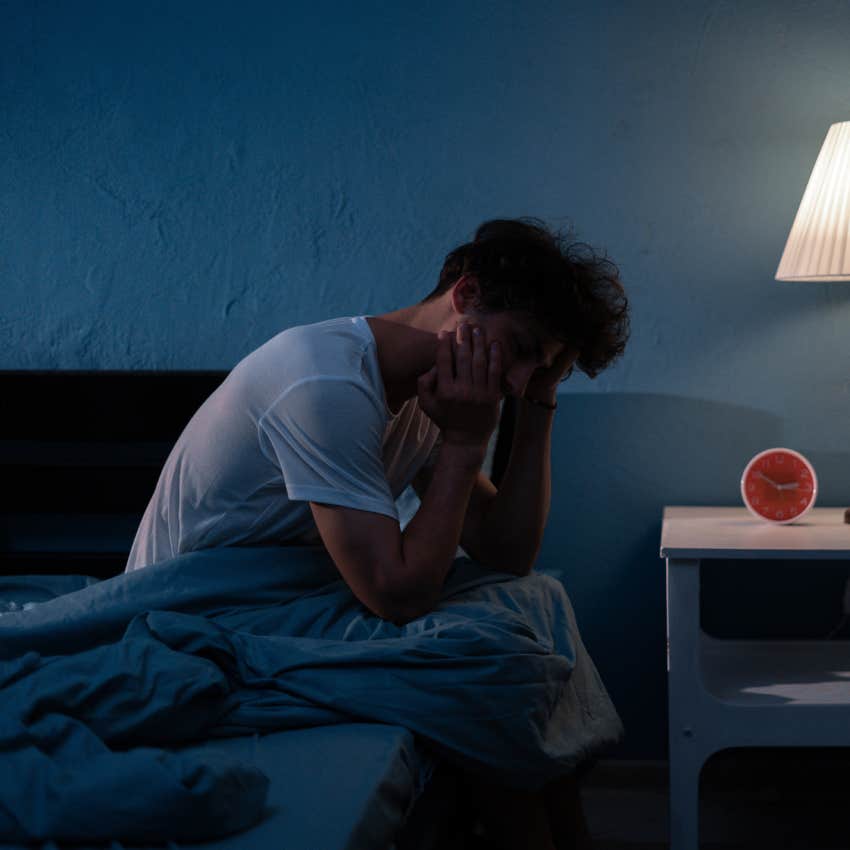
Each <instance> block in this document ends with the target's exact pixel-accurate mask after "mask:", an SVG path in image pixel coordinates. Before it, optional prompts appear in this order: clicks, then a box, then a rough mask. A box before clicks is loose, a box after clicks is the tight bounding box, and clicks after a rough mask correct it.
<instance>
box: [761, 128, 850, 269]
mask: <svg viewBox="0 0 850 850" xmlns="http://www.w3.org/2000/svg"><path fill="white" fill-rule="evenodd" d="M776 279H777V280H793V281H796V280H803V281H805V280H816V281H838V280H847V281H850V121H843V122H842V123H840V124H833V125H832V126H831V127H830V128H829V132H828V133H827V134H826V139H824V142H823V145H822V147H821V149H820V154H819V155H818V158H817V161H816V162H815V167H814V168H813V169H812V176H811V177H809V182H808V185H807V186H806V191H805V192H804V193H803V200H802V201H800V208H799V209H798V210H797V216H796V218H795V219H794V224H793V225H792V226H791V232H790V233H789V234H788V241H787V242H786V243H785V250H784V251H783V252H782V259H781V260H780V261H779V268H778V269H777V270H776Z"/></svg>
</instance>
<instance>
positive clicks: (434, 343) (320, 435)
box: [126, 220, 628, 848]
mask: <svg viewBox="0 0 850 850" xmlns="http://www.w3.org/2000/svg"><path fill="white" fill-rule="evenodd" d="M580 247H581V246H576V245H569V244H567V243H566V242H565V241H564V240H563V238H562V237H561V236H560V235H556V234H553V233H551V232H550V231H549V230H547V229H546V227H545V226H543V225H542V223H540V222H536V221H535V220H495V221H489V222H486V223H484V224H482V225H481V226H480V227H479V228H478V230H477V231H476V234H475V237H474V240H473V241H472V242H470V243H468V244H465V245H461V246H460V247H458V248H456V249H455V250H454V251H452V252H451V253H450V254H449V255H448V256H447V258H446V260H445V263H444V265H443V268H442V271H441V273H440V278H439V282H438V284H437V286H436V288H435V289H434V291H433V292H431V293H430V295H428V296H427V297H426V298H425V299H424V300H422V301H420V302H419V303H417V304H413V305H411V306H408V307H404V308H402V309H399V310H396V311H394V312H391V313H385V314H383V315H380V316H353V317H345V318H338V319H330V320H327V321H324V322H319V323H316V324H312V325H306V326H299V327H293V328H289V329H288V330H285V331H283V332H281V333H279V334H277V335H276V336H275V337H273V338H272V339H270V340H269V341H267V342H266V343H265V344H263V345H261V346H260V347H259V348H257V349H256V350H255V351H253V352H252V353H250V354H249V355H248V356H247V357H245V358H244V359H243V360H241V361H240V362H239V363H238V364H237V365H236V367H235V368H234V369H233V370H232V372H231V373H230V374H229V375H228V376H227V379H226V380H225V381H224V382H223V383H222V385H221V386H220V387H219V388H218V389H217V390H216V391H215V392H214V393H213V394H212V395H211V396H210V397H209V398H208V399H207V400H206V401H205V402H204V404H203V405H202V406H201V407H200V408H199V410H198V411H197V412H196V413H195V415H194V416H193V417H192V419H191V420H190V421H189V423H188V424H187V426H186V428H185V429H184V431H183V433H182V434H181V435H180V437H179V439H178V440H177V442H176V444H175V446H174V448H173V449H172V451H171V454H170V455H169V457H168V459H167V461H166V463H165V466H164V468H163V470H162V473H161V475H160V478H159V481H158V483H157V487H156V490H155V492H154V494H153V497H152V498H151V500H150V503H149V504H148V506H147V509H146V511H145V514H144V516H143V518H142V521H141V524H140V526H139V529H138V531H137V533H136V537H135V540H134V542H133V547H132V550H131V552H130V556H129V559H128V562H127V567H126V570H127V571H130V570H134V569H139V568H141V567H145V566H147V565H149V564H153V563H156V562H158V561H162V560H165V559H168V558H172V557H174V556H175V555H178V554H180V553H183V552H189V551H193V550H196V549H204V548H209V547H218V546H250V545H263V544H264V545H268V544H270V543H280V544H290V545H311V544H315V545H323V546H324V547H325V548H326V549H327V551H328V553H329V554H330V556H331V557H332V559H333V561H334V563H335V564H336V566H337V568H338V569H339V572H340V574H341V575H342V577H343V578H344V579H345V581H346V582H347V583H348V585H349V586H350V588H351V591H352V592H353V593H354V595H355V596H356V597H357V598H358V599H359V600H360V601H361V602H362V603H363V605H365V606H366V607H367V608H368V609H370V610H371V611H372V612H373V613H374V614H376V615H377V616H379V617H382V618H384V619H388V620H392V621H394V622H396V623H405V622H408V621H410V620H412V619H414V618H416V617H419V616H421V615H423V614H425V613H427V612H428V611H431V610H432V609H433V608H434V606H435V605H436V604H437V602H438V600H439V597H440V590H441V588H442V585H443V581H444V579H445V577H446V575H447V573H448V571H449V569H450V567H451V566H452V562H453V560H454V558H455V554H456V550H457V548H458V545H459V544H460V545H461V546H462V547H463V549H464V550H465V551H466V552H467V553H468V554H469V555H470V556H471V557H472V558H474V559H475V560H476V561H478V562H479V563H481V564H482V565H484V566H486V567H488V568H491V569H493V570H499V571H504V572H508V573H513V574H515V575H517V576H524V575H527V574H528V573H529V571H530V570H531V569H532V566H533V565H534V561H535V558H536V556H537V553H538V551H539V549H540V543H541V538H542V536H543V530H544V527H545V524H546V519H547V515H548V512H549V493H550V472H549V464H550V459H549V458H550V441H551V432H552V421H553V418H554V412H555V408H556V407H557V395H556V391H557V387H558V384H559V383H560V382H561V381H562V380H564V379H565V378H566V377H567V376H568V375H569V374H570V373H571V372H572V370H573V368H574V367H576V366H577V367H578V368H579V369H580V370H581V371H583V372H584V373H585V374H587V375H588V376H590V377H591V378H593V377H596V375H597V374H598V373H599V372H600V371H601V370H602V369H604V368H606V367H607V366H608V365H609V364H610V363H611V362H612V361H613V360H614V359H615V358H617V357H618V356H620V355H621V354H622V352H623V350H624V348H625V343H626V340H627V338H628V305H627V301H626V298H625V295H624V293H623V288H622V286H621V284H620V281H619V279H618V274H617V269H616V268H615V267H614V266H613V265H612V264H611V263H609V262H608V261H607V260H604V259H600V258H597V257H596V256H594V255H593V254H592V253H591V252H589V251H588V250H580ZM505 395H511V396H514V397H515V398H517V399H518V400H519V411H518V418H517V422H516V428H515V434H514V440H513V446H512V450H511V454H510V460H509V463H508V465H507V469H506V471H505V474H504V478H503V480H502V482H501V485H500V487H499V489H498V490H497V489H496V487H495V486H494V485H493V483H492V482H491V481H490V479H489V478H487V477H486V476H485V475H484V474H483V473H482V472H481V467H482V464H483V463H484V459H485V455H486V452H487V446H488V443H489V440H490V437H491V434H492V433H493V430H494V428H495V427H496V425H497V423H498V419H499V405H500V402H501V401H502V398H503V396H505ZM408 484H412V485H413V487H414V489H415V490H416V491H417V493H418V494H419V497H420V499H421V505H420V507H419V510H418V511H417V513H416V514H415V515H414V516H413V518H412V519H411V520H410V522H409V523H408V524H407V526H406V527H405V528H404V530H403V531H402V530H401V529H400V524H399V516H398V511H397V509H396V504H395V500H396V499H397V498H398V497H399V496H400V494H401V493H402V491H403V490H404V489H405V488H406V487H407V486H408ZM575 790H576V789H575V785H574V784H573V785H570V780H569V778H567V779H566V780H565V784H563V785H562V784H560V783H553V784H552V787H550V786H547V788H546V792H545V793H544V794H540V795H535V794H526V795H523V794H522V793H520V792H517V791H515V790H508V789H501V788H496V787H494V786H489V785H487V786H485V784H484V783H481V782H479V783H477V784H476V785H475V793H474V797H475V798H476V799H477V801H478V803H479V805H480V806H481V807H482V808H483V809H486V811H483V812H482V815H483V817H484V819H485V821H486V823H487V824H488V825H489V827H490V833H491V834H492V835H493V836H494V838H495V839H496V840H497V842H500V843H501V844H503V845H504V846H506V847H520V846H522V847H529V848H531V847H535V848H536V847H554V846H555V844H553V837H552V836H553V834H554V835H555V837H556V838H558V837H559V830H560V831H562V832H563V831H566V832H569V831H571V830H574V828H575V827H576V824H574V823H566V825H565V824H564V821H567V822H569V821H570V820H571V818H572V819H573V820H575V818H578V819H579V824H578V827H579V828H581V822H580V807H579V810H578V814H577V813H576V811H577V810H576V800H577V795H576V793H575ZM564 793H571V795H572V801H573V805H572V809H570V806H566V807H565V803H564V798H563V794H564ZM547 808H548V811H549V814H548V816H547ZM571 813H572V814H571ZM550 820H551V822H552V826H551V829H550V825H549V821H550ZM561 840H567V841H574V837H567V836H565V837H564V839H560V838H559V843H560V841H561ZM567 846H575V845H574V843H573V844H569V845H567Z"/></svg>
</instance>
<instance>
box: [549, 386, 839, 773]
mask: <svg viewBox="0 0 850 850" xmlns="http://www.w3.org/2000/svg"><path fill="white" fill-rule="evenodd" d="M777 445H783V424H782V420H781V419H780V417H778V416H775V415H774V414H771V413H766V412H764V411H760V410H753V409H751V408H747V407H740V406H736V405H730V404H723V403H719V402H713V401H700V400H696V399H687V398H678V397H674V396H664V395H649V394H647V395H640V394H633V393H621V394H613V393H612V394H606V395H599V394H591V393H588V394H582V393H574V394H570V393H567V394H564V395H562V396H561V397H560V399H559V409H558V415H557V416H556V418H555V425H554V431H553V443H552V506H551V512H550V515H549V523H548V525H547V528H546V534H545V537H544V541H543V549H542V551H541V554H540V557H539V559H538V563H537V569H539V570H540V571H542V572H545V573H548V574H550V575H553V576H556V577H557V578H559V579H560V580H561V581H563V583H564V585H565V587H566V589H567V592H568V593H569V595H570V599H571V600H572V602H573V606H574V608H575V612H576V618H577V621H578V625H579V628H580V630H581V635H582V639H583V640H584V643H585V645H586V646H587V649H588V651H589V652H590V654H591V656H592V658H593V660H594V662H595V663H596V666H597V668H598V669H599V672H600V675H601V676H602V678H603V681H604V682H605V686H606V688H607V689H608V691H609V693H610V694H611V698H612V699H613V700H614V703H615V705H616V706H617V710H618V711H619V712H620V715H621V717H622V719H623V723H624V724H625V727H626V740H625V742H624V743H623V744H622V745H621V746H620V747H619V748H618V749H617V751H616V753H611V754H610V757H612V758H646V759H663V758H666V757H667V671H666V586H665V563H664V561H663V560H662V559H661V558H660V556H659V547H660V536H661V517H662V512H663V509H664V506H665V505H727V506H729V505H733V506H737V505H741V504H742V502H741V497H740V489H739V488H740V477H741V473H742V472H743V469H744V466H745V465H746V463H747V461H748V460H749V459H750V458H751V457H752V456H753V455H754V454H756V452H758V451H761V450H762V449H765V448H768V447H770V446H777ZM791 448H795V449H797V450H798V451H801V452H802V453H803V454H805V455H806V456H807V457H809V458H810V460H811V461H812V462H813V463H814V465H815V468H816V469H817V470H819V472H820V476H819V478H820V479H822V480H820V481H819V484H820V493H819V497H818V504H819V505H840V504H843V502H845V501H846V502H847V503H848V504H849V505H850V454H842V455H835V454H832V455H825V454H819V453H818V452H817V451H814V450H812V449H810V448H809V447H808V446H798V445H795V446H791ZM842 482H846V485H845V486H844V487H842V486H841V483H842ZM714 566H716V567H718V568H720V567H722V568H723V570H724V571H723V572H721V571H720V569H712V567H714ZM730 570H733V571H734V575H735V583H734V586H732V585H730V583H729V581H728V577H729V571H730ZM847 570H848V566H847V564H846V563H845V562H834V563H833V564H832V565H830V566H829V567H828V568H827V569H819V570H818V572H817V574H816V575H815V573H814V572H810V573H809V574H808V575H807V576H805V579H804V580H805V582H806V584H805V587H804V588H803V591H804V592H803V593H802V594H801V588H800V585H799V582H800V580H801V579H800V572H799V570H798V571H796V572H794V571H793V570H792V569H791V566H790V565H789V564H787V563H784V564H781V563H780V562H761V563H760V564H758V565H754V564H753V562H730V561H727V562H725V564H721V563H720V562H716V563H715V564H713V563H712V562H707V563H706V570H705V571H704V585H703V599H702V601H703V604H704V609H705V610H706V616H704V618H703V624H704V627H705V628H706V630H707V631H710V632H711V633H715V634H717V635H718V636H721V637H744V636H747V637H758V636H764V637H767V636H768V632H770V631H771V623H773V624H774V625H775V624H776V623H780V622H781V624H784V626H786V627H787V625H788V623H789V622H795V623H796V624H797V626H796V631H794V633H793V636H795V637H800V638H802V637H807V636H808V637H818V636H822V634H824V633H826V632H828V631H829V630H830V628H831V627H833V626H835V625H836V622H837V619H839V618H840V612H841V604H840V603H841V594H842V591H843V586H844V578H845V577H846V575H847ZM780 574H781V575H780ZM767 579H769V581H770V586H769V587H766V586H765V585H766V581H767ZM782 582H785V583H786V584H787V585H788V590H789V591H790V592H789V593H788V594H787V595H786V596H783V594H782V589H781V586H780V585H781V584H782ZM730 589H731V590H733V593H731V594H730ZM766 600H767V601H768V604H765V602H766ZM783 601H784V607H783ZM792 606H793V607H792ZM708 611H711V617H709V616H707V613H708ZM709 620H710V622H711V626H710V627H709ZM759 629H761V634H755V633H754V630H755V632H758V631H759ZM807 629H808V630H810V631H811V634H803V633H802V632H805V631H806V630H807ZM789 634H790V633H789ZM771 636H774V637H780V636H782V635H780V634H775V635H771Z"/></svg>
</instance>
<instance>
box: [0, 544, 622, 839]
mask: <svg viewBox="0 0 850 850" xmlns="http://www.w3.org/2000/svg"><path fill="white" fill-rule="evenodd" d="M51 581H53V579H45V578H38V577H31V578H18V579H0V611H3V610H5V611H6V613H3V614H1V615H0V659H2V660H0V699H2V707H3V708H2V713H0V750H2V752H3V754H4V758H3V760H4V768H5V769H4V770H3V771H2V773H0V841H8V842H15V841H19V842H21V841H41V840H45V839H54V840H61V841H108V840H110V839H118V840H121V841H126V842H130V843H133V842H135V843H143V842H156V841H163V840H168V839H171V840H183V841H194V840H204V839H208V838H213V837H215V836H219V835H224V834H228V833H232V832H235V831H238V830H240V829H244V828H246V827H248V826H250V825H251V824H253V823H255V822H257V821H258V819H259V818H260V817H261V814H262V811H263V806H264V804H265V800H266V794H267V789H268V780H267V778H266V776H265V775H264V774H263V773H262V772H261V771H259V770H258V769H257V768H255V767H254V766H252V765H249V764H245V763H242V762H240V761H238V760H234V759H229V758H227V757H224V756H222V757H216V756H211V755H210V754H209V753H206V754H205V755H204V756H203V757H200V756H198V755H193V754H192V753H191V752H180V753H174V752H169V751H166V750H163V749H161V748H162V747H172V746H174V745H179V744H183V743H187V742H191V741H200V740H204V739H210V738H215V737H223V736H233V735H245V734H250V733H253V732H267V731H271V730H278V729H293V728H304V727H310V726H319V725H324V724H336V723H351V722H378V723H387V724H395V725H399V726H403V727H405V728H407V729H409V730H411V731H412V732H413V733H414V734H416V735H418V736H421V738H422V739H423V740H424V741H426V742H427V743H428V745H429V746H430V747H432V748H433V749H434V750H435V751H436V752H437V753H439V754H441V755H443V756H445V757H446V758H448V759H451V760H452V761H454V762H455V763H457V764H459V765H461V766H462V767H464V768H466V769H469V770H472V771H478V772H485V773H486V774H487V775H488V776H489V777H490V778H491V779H493V780H495V781H501V782H503V783H504V784H507V785H512V786H515V787H524V788H532V789H533V788H538V787H540V786H541V785H542V784H543V783H545V782H546V781H548V780H550V779H552V778H554V777H555V776H558V775H561V774H563V773H566V772H569V771H570V770H572V769H573V768H574V767H575V765H576V764H577V763H578V762H579V761H582V760H584V759H585V758H587V757H589V756H591V755H593V754H595V753H596V752H597V751H598V750H600V749H602V748H605V747H607V746H609V745H611V744H613V743H616V742H617V741H619V740H621V738H622V734H623V729H622V724H621V723H620V720H619V717H618V716H617V714H616V711H615V710H614V707H613V705H612V704H611V702H610V700H609V699H608V697H607V693H605V691H604V687H602V683H601V681H600V680H599V677H598V674H597V673H596V670H595V668H594V667H593V664H592V662H591V661H590V659H589V657H587V655H586V652H585V651H584V648H583V647H582V646H581V641H580V637H579V636H578V630H577V628H576V625H575V618H574V614H573V611H572V607H571V605H570V602H569V599H568V597H567V594H566V592H565V590H564V588H563V586H562V585H561V584H560V583H559V582H558V581H556V580H554V579H552V578H549V577H547V576H544V575H539V574H532V575H530V576H528V577H526V578H521V579H518V578H515V577H512V576H509V575H507V574H504V573H493V572H490V571H487V570H484V569H483V568H481V567H480V566H478V565H477V564H475V563H474V562H473V561H471V560H470V559H468V558H460V559H458V560H457V561H455V563H454V566H453V568H452V570H451V572H450V574H449V576H448V577H447V580H446V583H445V587H444V592H443V597H442V601H441V603H440V605H439V606H438V608H437V609H436V610H435V611H434V612H432V613H431V614H428V615H427V616H425V617H422V618H420V619H418V620H415V621H413V622H411V623H408V624H407V625H405V626H402V627H399V626H395V625H393V624H392V623H390V622H387V621H384V620H381V619H379V618H377V617H375V616H374V615H372V614H371V613H370V612H369V611H368V610H366V609H365V608H364V607H363V606H362V605H361V604H360V603H359V602H358V601H357V600H356V598H355V597H354V596H353V595H352V594H351V591H350V590H349V589H348V587H347V585H346V584H345V583H344V582H343V581H342V580H341V578H340V576H339V573H338V572H337V571H336V568H335V567H334V565H333V562H332V561H331V560H330V558H329V557H328V555H327V554H326V553H325V552H324V550H322V549H320V548H316V547H286V548H283V547H256V548H225V549H211V550H204V551H199V552H193V553H189V554H186V555H182V556H180V557H177V558H174V559H172V560H169V561H165V562H163V563H161V564H157V565H155V566H151V567H146V568H145V569H142V570H137V571H134V572H131V573H128V574H125V575H121V576H116V577H115V578H112V579H109V580H107V581H102V582H92V581H91V580H87V579H85V578H82V577H79V578H76V579H69V578H68V577H57V579H56V581H58V582H59V583H60V585H59V586H58V587H57V588H56V592H59V593H62V595H60V596H57V597H56V598H53V599H49V598H48V599H46V601H36V602H35V604H27V603H32V602H33V601H34V600H37V599H41V600H45V597H49V596H50V595H51V586H50V583H51ZM74 581H76V582H77V584H76V585H74V583H73V582H74ZM75 586H76V587H77V588H79V589H76V590H73V589H72V588H73V587H75ZM68 591H70V592H68ZM39 594H40V595H39ZM21 608H25V609H26V610H20V609H21ZM15 609H18V610H15ZM22 777H23V778H25V781H22Z"/></svg>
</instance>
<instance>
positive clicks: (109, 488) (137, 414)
mask: <svg viewBox="0 0 850 850" xmlns="http://www.w3.org/2000/svg"><path fill="white" fill-rule="evenodd" d="M227 374H228V373H227V372H226V371H169V372H158V371H123V372H122V371H0V398H2V399H3V409H4V411H5V414H4V416H3V417H2V420H0V466H2V478H0V481H2V483H3V487H2V494H0V574H2V575H25V574H35V573H53V574H65V573H81V574H84V575H92V576H96V577H98V578H107V577H109V576H112V575H117V574H118V573H121V572H123V570H124V565H125V564H126V561H127V555H128V554H129V552H130V546H131V545H132V542H133V537H134V535H135V533H136V529H137V527H138V525H139V521H140V520H141V518H142V514H143V513H144V510H145V507H146V506H147V503H148V500H149V499H150V497H151V495H152V494H153V491H154V488H155V487H156V482H157V479H158V478H159V473H160V471H161V469H162V466H163V464H164V463H165V460H166V458H167V457H168V453H169V452H170V451H171V448H172V446H173V445H174V443H175V441H176V440H177V438H178V437H179V436H180V433H181V432H182V430H183V428H184V427H185V425H186V423H187V422H188V421H189V419H190V418H191V417H192V415H193V414H194V413H195V411H196V410H197V409H198V408H199V407H200V406H201V404H203V402H204V401H205V400H206V398H207V397H208V396H209V395H210V394H211V393H212V392H213V391H214V390H215V389H216V387H218V385H219V384H220V383H221V382H222V381H223V380H224V379H225V377H226V376H227ZM515 415H516V414H515V407H514V405H513V403H512V400H511V399H506V401H505V404H504V407H503V410H502V418H501V422H500V428H499V435H498V439H497V442H496V447H495V452H494V455H493V470H492V479H493V481H494V483H495V484H496V485H497V486H498V482H499V481H500V480H501V476H502V474H503V472H504V469H505V466H506V465H507V459H508V454H509V452H510V444H511V437H512V434H513V422H514V418H515Z"/></svg>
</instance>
